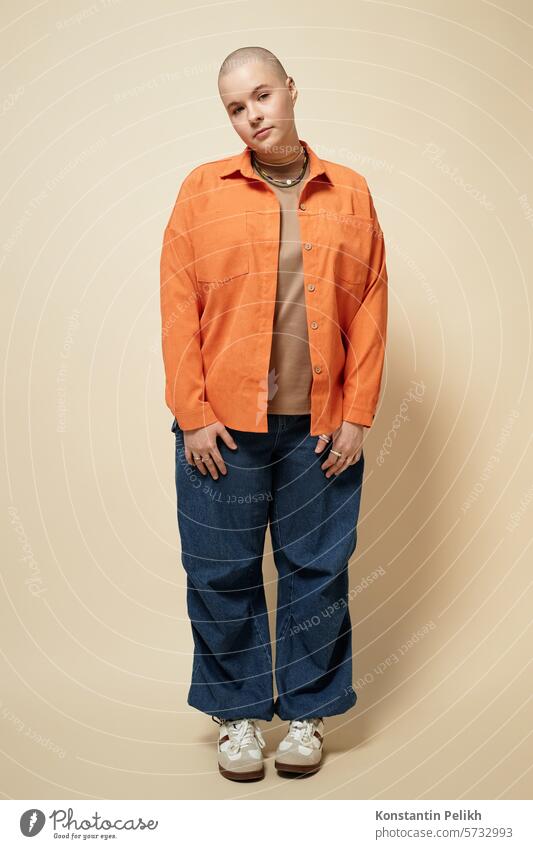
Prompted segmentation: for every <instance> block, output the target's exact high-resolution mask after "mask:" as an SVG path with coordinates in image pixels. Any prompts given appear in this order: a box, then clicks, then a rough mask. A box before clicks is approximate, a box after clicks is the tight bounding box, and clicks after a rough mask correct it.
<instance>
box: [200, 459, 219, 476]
mask: <svg viewBox="0 0 533 849" xmlns="http://www.w3.org/2000/svg"><path fill="white" fill-rule="evenodd" d="M204 457H205V459H204V460H203V462H204V463H205V465H206V466H207V468H208V470H209V472H210V474H211V477H212V478H214V479H215V480H218V477H219V475H218V471H217V467H216V466H215V462H214V460H213V458H212V457H211V455H210V454H209V455H208V454H204Z"/></svg>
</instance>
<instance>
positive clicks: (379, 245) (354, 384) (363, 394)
mask: <svg viewBox="0 0 533 849" xmlns="http://www.w3.org/2000/svg"><path fill="white" fill-rule="evenodd" d="M367 189H368V186H367ZM368 195H369V201H370V209H371V217H372V221H373V227H372V233H371V237H372V243H371V249H370V256H369V260H368V273H367V278H366V283H365V288H364V291H363V298H362V301H361V305H360V307H359V309H358V311H357V313H356V315H355V316H354V318H353V319H352V322H351V323H350V326H349V327H348V330H347V334H346V335H347V345H348V347H347V351H346V362H345V366H344V387H343V420H344V421H348V422H353V423H354V424H359V425H364V426H365V427H370V426H371V424H372V422H373V420H374V416H375V412H376V407H377V403H378V398H379V390H380V385H381V376H382V372H383V362H384V357H385V343H386V335H387V311H388V280H387V268H386V256H385V243H384V239H383V232H382V230H381V227H380V225H379V221H378V217H377V214H376V210H375V208H374V204H373V202H372V197H371V195H370V191H369V192H368Z"/></svg>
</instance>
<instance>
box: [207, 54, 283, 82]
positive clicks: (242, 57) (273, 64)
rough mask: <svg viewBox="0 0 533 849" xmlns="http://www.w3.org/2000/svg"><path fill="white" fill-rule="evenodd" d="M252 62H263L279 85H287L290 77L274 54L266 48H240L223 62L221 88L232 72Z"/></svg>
mask: <svg viewBox="0 0 533 849" xmlns="http://www.w3.org/2000/svg"><path fill="white" fill-rule="evenodd" d="M251 62H261V63H264V64H266V65H267V66H268V67H269V68H270V69H271V70H272V72H273V73H274V75H275V77H276V78H277V79H278V80H279V84H280V85H284V84H285V80H286V79H287V76H288V75H287V72H286V71H285V68H284V67H283V65H282V64H281V62H280V61H279V59H278V57H277V56H275V55H274V53H271V51H270V50H267V49H266V47H239V48H237V50H234V51H233V52H232V53H229V54H228V55H227V56H226V58H225V59H224V61H223V62H222V65H221V66H220V70H219V72H218V83H219V86H220V81H221V80H222V79H223V78H224V77H226V76H227V75H228V74H229V73H231V71H233V70H235V68H239V67H241V66H242V65H247V64H248V63H251Z"/></svg>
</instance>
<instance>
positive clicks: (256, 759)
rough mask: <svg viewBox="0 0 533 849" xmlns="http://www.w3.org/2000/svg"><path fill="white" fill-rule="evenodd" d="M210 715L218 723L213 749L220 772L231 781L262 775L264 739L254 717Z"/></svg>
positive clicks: (261, 776) (263, 770)
mask: <svg viewBox="0 0 533 849" xmlns="http://www.w3.org/2000/svg"><path fill="white" fill-rule="evenodd" d="M212 719H213V721H214V722H216V723H217V724H218V725H219V726H220V729H219V734H218V745H217V750H218V768H219V770H220V772H221V774H222V775H223V776H224V777H225V778H230V779H233V780H234V781H248V780H250V779H253V778H263V776H264V774H265V767H264V762H263V752H262V751H261V750H262V749H263V747H264V745H265V741H264V739H263V735H262V733H261V729H260V728H259V726H258V725H257V720H256V719H226V720H222V719H219V718H218V717H216V716H213V717H212Z"/></svg>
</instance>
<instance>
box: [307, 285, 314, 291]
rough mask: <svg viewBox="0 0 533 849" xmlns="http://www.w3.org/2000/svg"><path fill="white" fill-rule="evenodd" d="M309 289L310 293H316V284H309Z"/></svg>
mask: <svg viewBox="0 0 533 849" xmlns="http://www.w3.org/2000/svg"><path fill="white" fill-rule="evenodd" d="M307 288H308V289H309V291H310V292H314V291H315V284H314V283H309V285H308V287H307Z"/></svg>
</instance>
